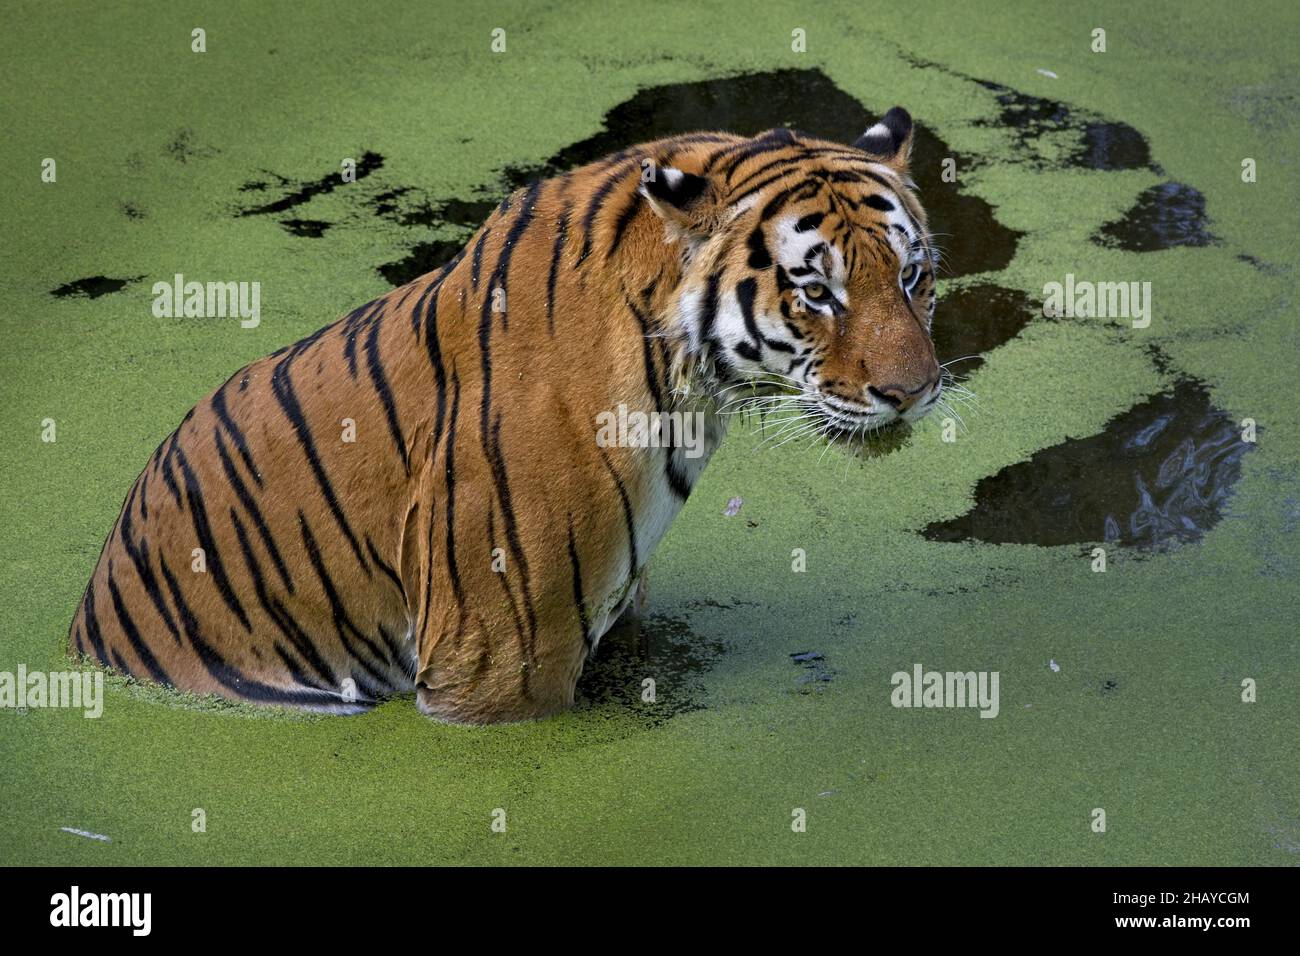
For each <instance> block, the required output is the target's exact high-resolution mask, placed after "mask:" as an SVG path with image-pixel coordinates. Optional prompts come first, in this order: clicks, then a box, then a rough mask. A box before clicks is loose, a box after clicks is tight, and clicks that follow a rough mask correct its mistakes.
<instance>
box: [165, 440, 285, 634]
mask: <svg viewBox="0 0 1300 956" xmlns="http://www.w3.org/2000/svg"><path fill="white" fill-rule="evenodd" d="M212 437H213V440H214V441H215V442H216V446H217V457H218V458H220V459H221V467H222V468H223V469H225V472H226V480H228V481H229V482H230V486H231V487H232V488H234V489H235V496H236V497H237V498H238V499H239V502H240V504H242V505H243V506H244V510H245V511H247V512H248V516H249V517H250V518H252V519H253V527H255V528H256V529H257V534H258V536H259V537H260V538H261V539H262V544H264V545H265V546H266V553H267V554H269V555H270V556H271V561H272V562H273V563H274V564H275V569H276V571H277V572H279V575H280V580H281V581H283V582H284V588H285V590H286V591H288V592H289V593H290V594H292V593H293V579H292V578H290V577H289V567H288V565H286V564H285V563H284V558H283V557H282V556H281V555H280V549H279V548H278V547H276V544H275V538H274V537H272V535H271V529H270V528H269V527H267V524H266V520H265V519H264V518H263V517H262V511H261V509H260V508H258V507H257V502H256V501H254V500H253V496H252V495H251V494H250V493H249V491H248V486H247V485H245V484H244V482H243V480H242V479H241V478H240V477H239V473H238V472H237V471H236V470H235V464H234V462H232V461H231V460H230V456H229V455H228V454H226V444H225V442H224V441H223V440H222V438H221V430H220V429H219V428H215V427H214V428H213V429H212ZM177 639H178V640H179V636H178V637H177Z"/></svg>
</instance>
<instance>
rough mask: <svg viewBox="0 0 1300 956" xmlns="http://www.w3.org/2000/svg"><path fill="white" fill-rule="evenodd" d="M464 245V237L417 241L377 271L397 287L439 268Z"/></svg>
mask: <svg viewBox="0 0 1300 956" xmlns="http://www.w3.org/2000/svg"><path fill="white" fill-rule="evenodd" d="M464 245H465V239H463V238H457V239H434V240H432V241H430V242H420V243H416V244H415V245H414V246H412V247H411V251H410V252H409V253H407V254H406V255H405V256H403V257H402V258H401V259H398V260H396V261H394V262H386V263H384V264H383V265H382V266H379V267H378V270H377V271H378V272H379V274H380V275H381V276H383V277H384V281H386V282H388V283H389V284H390V285H392V286H393V287H394V288H396V287H397V286H401V285H406V283H408V282H410V281H411V280H412V279H418V278H420V276H422V275H424V274H425V273H427V272H432V271H433V270H434V269H437V268H438V267H440V266H441V265H443V264H444V263H446V262H447V261H448V260H450V259H451V258H452V256H454V255H455V254H456V253H458V252H460V250H461V248H462V247H464Z"/></svg>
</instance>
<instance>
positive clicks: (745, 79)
mask: <svg viewBox="0 0 1300 956" xmlns="http://www.w3.org/2000/svg"><path fill="white" fill-rule="evenodd" d="M879 105H881V106H884V107H885V108H888V107H889V106H892V105H893V104H892V103H882V104H879ZM904 105H907V106H910V107H911V109H912V113H913V116H914V119H915V120H916V123H917V125H916V132H915V137H914V143H913V147H912V176H913V178H914V179H915V180H916V182H917V185H918V186H919V187H920V190H921V200H922V202H923V203H924V204H925V208H926V211H927V213H928V214H929V217H930V229H931V231H932V232H934V233H935V235H936V236H938V237H939V240H940V245H941V246H942V247H943V249H944V253H945V257H946V259H947V262H948V266H949V269H950V270H951V271H950V272H948V273H947V274H948V275H952V276H962V275H970V274H973V273H976V272H994V271H997V270H1000V269H1004V268H1006V266H1007V264H1008V263H1010V262H1011V259H1012V257H1013V256H1014V255H1015V250H1016V241H1017V239H1018V238H1019V236H1020V233H1018V232H1016V231H1015V230H1013V229H1009V228H1007V227H1006V226H1004V225H1002V224H1001V223H999V222H998V221H997V219H996V218H994V215H993V207H992V206H990V205H989V204H988V203H987V202H985V201H984V200H983V199H981V198H979V197H978V196H969V195H963V194H962V193H960V192H959V191H958V189H957V187H956V186H955V185H954V184H952V183H947V182H944V181H943V179H942V173H943V160H944V159H949V158H951V159H955V160H956V161H957V168H958V169H963V168H966V166H967V165H968V159H967V157H964V156H962V155H961V154H959V153H957V152H956V151H955V150H953V149H952V148H951V147H950V146H949V145H948V144H947V143H946V142H944V141H943V140H942V139H940V138H939V137H938V136H937V135H935V133H934V132H933V131H932V130H930V129H929V128H928V127H927V126H926V125H925V116H924V113H923V111H922V106H923V104H920V103H913V104H904ZM880 115H881V114H878V113H873V112H871V111H869V110H868V109H867V108H866V107H864V106H863V105H862V104H861V103H859V102H858V101H857V100H855V99H854V98H853V97H852V96H850V95H849V94H848V93H845V92H844V91H843V90H841V89H840V88H839V87H838V86H836V85H835V84H834V83H833V82H831V80H830V78H829V77H828V76H826V74H825V73H822V72H821V71H820V70H774V71H772V72H768V73H751V74H747V75H744V76H735V77H727V78H725V79H717V80H702V81H699V82H695V83H670V84H666V85H663V86H653V87H648V88H646V89H643V90H641V91H639V92H638V93H636V94H635V95H634V96H633V97H632V98H631V99H628V100H625V101H624V102H622V103H620V104H618V105H617V106H615V107H614V108H613V109H611V110H610V111H609V112H607V113H606V114H605V117H604V119H603V121H602V126H603V129H602V130H601V131H600V132H599V133H597V134H595V135H594V136H591V137H588V138H587V139H584V140H581V141H580V142H577V143H573V144H572V145H569V146H566V147H564V148H563V149H561V150H560V151H559V152H557V153H556V154H555V155H553V156H552V157H550V158H549V159H547V160H546V161H544V162H542V163H540V164H538V165H535V166H524V167H517V168H507V169H506V170H504V171H503V179H504V181H505V183H506V185H507V186H508V187H510V188H511V189H515V188H518V187H520V186H523V185H525V184H527V183H529V182H531V181H533V180H536V179H538V178H545V177H548V176H554V175H557V174H558V173H561V172H563V171H565V170H567V169H572V168H573V167H575V166H581V165H583V164H585V163H589V162H592V161H594V160H597V159H600V158H602V157H604V156H607V155H609V154H610V153H614V152H617V151H619V150H621V149H625V148H627V147H628V146H631V145H634V144H636V143H641V142H646V141H648V140H654V139H660V138H663V137H666V136H677V135H679V134H681V133H690V132H695V131H698V130H722V131H725V132H730V133H737V134H739V135H742V136H753V135H756V134H758V133H761V132H764V131H765V130H769V129H772V128H773V127H778V126H788V127H790V128H792V129H798V130H801V131H803V132H805V133H808V134H809V135H812V136H817V137H820V138H822V139H828V140H833V141H835V142H839V143H852V142H853V141H854V140H856V139H857V138H858V137H859V136H861V135H862V133H863V132H864V131H865V130H866V129H867V128H868V127H870V126H872V125H874V124H875V123H876V121H877V120H879V119H880Z"/></svg>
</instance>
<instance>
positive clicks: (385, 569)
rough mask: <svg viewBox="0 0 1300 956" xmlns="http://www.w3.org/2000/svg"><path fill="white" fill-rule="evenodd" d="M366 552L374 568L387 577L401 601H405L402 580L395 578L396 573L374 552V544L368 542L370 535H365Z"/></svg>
mask: <svg viewBox="0 0 1300 956" xmlns="http://www.w3.org/2000/svg"><path fill="white" fill-rule="evenodd" d="M366 550H368V551H369V552H370V560H371V561H373V562H375V567H377V568H379V570H380V571H383V572H384V574H386V575H388V577H389V579H390V580H391V581H392V582H393V584H395V585H396V586H397V593H398V594H400V595H401V596H402V598H403V600H405V598H406V587H405V585H403V584H402V579H401V578H400V577H398V576H397V572H396V571H395V570H393V568H392V567H391V566H390V565H388V564H385V563H384V559H383V558H381V557H380V556H379V552H378V551H376V550H375V543H374V542H373V541H371V540H370V535H366Z"/></svg>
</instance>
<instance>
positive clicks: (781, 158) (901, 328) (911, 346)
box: [641, 107, 942, 441]
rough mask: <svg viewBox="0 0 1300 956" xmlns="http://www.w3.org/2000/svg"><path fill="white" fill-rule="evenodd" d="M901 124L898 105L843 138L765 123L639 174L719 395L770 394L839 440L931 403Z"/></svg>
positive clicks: (923, 294)
mask: <svg viewBox="0 0 1300 956" xmlns="http://www.w3.org/2000/svg"><path fill="white" fill-rule="evenodd" d="M912 133H913V130H912V120H911V117H910V116H909V115H908V113H907V111H906V110H904V109H902V108H900V107H895V108H893V109H891V110H890V111H889V112H888V113H887V114H885V117H884V119H883V120H881V122H880V123H878V124H877V125H875V126H873V127H871V128H870V129H868V130H867V131H866V133H864V134H863V135H862V136H861V137H860V138H859V139H858V140H857V141H856V142H855V143H853V145H852V146H844V145H842V144H837V143H832V142H827V141H824V140H817V139H812V138H809V137H806V136H804V135H802V134H800V133H797V132H792V131H790V130H786V129H776V130H772V131H770V132H767V133H764V134H762V135H760V136H758V137H755V138H754V139H750V140H741V141H738V142H736V143H732V144H730V145H728V146H726V147H722V148H714V149H712V150H711V151H701V152H700V153H698V154H696V155H695V156H694V157H692V158H691V160H690V161H688V160H687V159H686V158H682V159H681V161H680V162H679V163H678V165H677V166H673V167H667V168H661V169H659V170H658V171H657V175H655V176H654V178H652V179H650V180H649V181H647V182H646V183H644V184H643V185H642V187H641V188H642V192H643V194H644V195H645V196H646V197H647V198H648V199H649V201H650V204H651V205H652V206H653V207H654V209H655V211H656V212H657V213H658V214H659V215H660V216H661V217H662V218H663V219H664V221H665V223H666V224H667V229H668V236H669V239H670V240H675V241H677V242H679V243H680V246H681V250H682V261H683V265H682V279H681V282H680V284H679V285H678V290H679V291H678V297H677V308H676V311H677V315H678V327H677V334H678V335H679V337H680V338H681V339H683V340H684V341H683V344H684V346H685V349H686V351H687V353H688V354H689V355H691V356H692V357H693V359H694V360H695V361H696V362H697V363H698V365H697V367H699V368H703V369H704V370H705V378H706V380H707V381H708V382H709V383H710V385H711V386H712V389H713V391H714V393H715V394H716V395H717V397H718V399H719V401H720V404H722V406H723V407H726V403H727V402H728V401H734V400H735V399H736V396H737V395H739V394H745V395H752V394H753V393H754V392H756V391H757V392H761V393H763V394H771V393H778V394H779V395H780V396H781V397H780V398H775V399H770V401H774V402H775V401H785V402H787V403H789V402H790V401H791V400H793V401H794V403H795V405H796V409H797V410H798V411H800V413H801V414H805V415H808V416H809V420H811V421H812V422H813V423H814V424H815V426H816V429H817V430H818V431H821V432H823V433H825V434H826V435H828V436H830V437H832V438H833V439H840V440H846V441H852V440H854V439H859V438H862V437H865V436H868V435H870V434H873V433H875V432H876V431H877V430H878V429H880V428H882V427H884V426H889V425H894V424H897V423H900V422H906V423H910V422H913V421H916V420H917V419H919V418H920V417H921V416H923V415H925V414H926V413H927V412H929V411H930V410H931V409H933V408H934V407H935V406H936V404H938V403H939V401H940V398H939V396H940V392H941V390H942V375H941V369H940V366H939V365H938V363H937V361H936V359H935V352H934V345H933V343H932V342H931V339H930V324H931V320H932V319H933V316H934V300H935V267H936V264H937V259H936V256H935V253H934V252H933V250H932V247H931V244H930V236H929V233H928V232H927V229H926V216H925V211H924V209H922V208H921V205H920V203H919V202H918V201H917V199H916V196H915V185H914V184H913V182H912V180H911V178H910V177H909V175H908V160H909V157H910V153H911V147H912V138H913V137H912ZM750 407H754V406H752V405H751V406H750ZM768 407H769V408H770V407H772V406H770V405H769V406H768Z"/></svg>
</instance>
